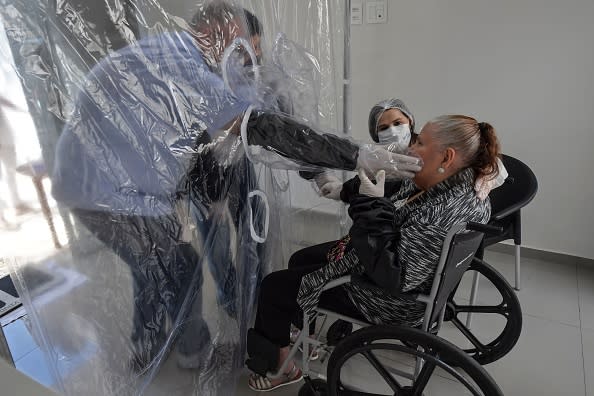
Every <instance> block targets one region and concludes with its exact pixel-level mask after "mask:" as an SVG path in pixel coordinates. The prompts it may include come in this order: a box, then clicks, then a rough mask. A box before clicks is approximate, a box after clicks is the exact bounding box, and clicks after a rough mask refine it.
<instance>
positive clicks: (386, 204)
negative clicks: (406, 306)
mask: <svg viewBox="0 0 594 396" xmlns="http://www.w3.org/2000/svg"><path fill="white" fill-rule="evenodd" d="M349 215H350V216H351V218H352V219H353V226H352V227H351V230H350V232H349V234H350V236H351V245H352V246H353V248H354V249H355V251H356V253H357V256H358V258H359V261H360V262H361V263H362V264H363V267H364V268H365V275H367V277H368V278H369V279H370V280H371V281H372V282H373V283H375V284H376V285H377V286H379V287H381V288H382V289H383V290H385V291H386V292H387V293H390V294H392V295H397V294H400V293H401V284H402V276H403V271H402V268H401V266H400V263H399V260H398V244H399V241H400V230H399V229H398V228H397V227H396V226H395V223H394V205H392V202H391V201H390V200H389V199H387V198H374V197H366V196H362V195H359V196H357V197H355V198H353V199H352V200H351V206H350V207H349Z"/></svg>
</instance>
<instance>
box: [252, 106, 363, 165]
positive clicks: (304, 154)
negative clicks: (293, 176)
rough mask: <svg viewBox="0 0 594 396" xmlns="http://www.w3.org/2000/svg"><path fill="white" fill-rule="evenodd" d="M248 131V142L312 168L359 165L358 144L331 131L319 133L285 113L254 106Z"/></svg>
mask: <svg viewBox="0 0 594 396" xmlns="http://www.w3.org/2000/svg"><path fill="white" fill-rule="evenodd" d="M247 132H248V134H247V140H248V142H247V143H248V144H249V145H257V146H261V147H264V148H265V149H267V150H270V151H273V152H276V153H277V154H279V155H282V156H283V157H286V158H289V159H291V160H292V161H294V162H297V163H299V164H303V165H304V166H306V167H309V168H311V167H312V166H313V167H319V168H331V169H344V170H354V169H355V168H356V167H357V157H358V155H359V146H357V145H356V144H354V143H352V142H350V141H349V140H346V139H343V138H340V137H338V136H335V135H332V134H329V133H326V134H320V133H318V132H316V131H314V130H313V129H311V128H310V127H308V126H306V125H304V124H300V123H299V122H297V121H295V120H293V119H291V118H290V117H288V116H285V115H282V114H272V113H267V112H263V111H258V110H253V111H252V113H251V114H250V117H249V120H248V123H247Z"/></svg>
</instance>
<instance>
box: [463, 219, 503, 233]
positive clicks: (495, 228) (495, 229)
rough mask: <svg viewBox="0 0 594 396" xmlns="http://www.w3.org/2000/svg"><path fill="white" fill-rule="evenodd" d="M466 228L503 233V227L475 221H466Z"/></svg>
mask: <svg viewBox="0 0 594 396" xmlns="http://www.w3.org/2000/svg"><path fill="white" fill-rule="evenodd" d="M466 229H467V230H471V231H479V232H484V233H485V234H501V233H502V232H503V227H498V226H493V225H489V224H481V223H475V222H474V221H469V222H468V223H466Z"/></svg>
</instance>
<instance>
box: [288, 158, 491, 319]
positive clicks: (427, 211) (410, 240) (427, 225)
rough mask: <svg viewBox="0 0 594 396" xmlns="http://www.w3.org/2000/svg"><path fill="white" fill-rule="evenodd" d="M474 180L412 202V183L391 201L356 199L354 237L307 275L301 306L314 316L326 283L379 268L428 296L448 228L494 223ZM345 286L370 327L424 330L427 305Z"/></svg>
mask: <svg viewBox="0 0 594 396" xmlns="http://www.w3.org/2000/svg"><path fill="white" fill-rule="evenodd" d="M474 180H475V174H474V172H473V171H472V170H471V169H464V170H462V171H460V172H458V173H457V174H455V175H453V176H451V177H450V178H448V179H447V180H444V181H443V182H441V183H439V184H437V185H435V186H434V187H432V188H431V189H430V190H428V191H426V192H425V193H424V194H422V195H420V196H419V197H418V198H417V199H415V200H413V201H411V202H409V203H408V204H403V202H405V201H406V199H407V198H408V197H410V196H412V195H413V194H415V192H416V191H418V190H417V188H416V186H415V185H414V183H413V182H412V181H411V180H406V181H404V182H403V183H402V186H401V187H400V189H399V190H398V191H397V192H396V193H395V194H393V195H392V196H391V197H389V198H372V197H365V196H359V197H357V198H355V199H353V200H352V201H351V206H350V208H349V214H350V216H351V218H352V219H353V226H352V227H351V230H350V231H349V235H348V236H346V237H345V238H343V239H342V240H341V241H339V243H338V245H337V246H336V247H335V248H333V249H332V250H331V251H330V252H329V254H328V265H326V266H324V267H322V268H321V269H319V270H317V271H315V272H312V273H310V274H308V275H306V276H304V277H303V279H302V281H301V287H300V289H299V294H298V297H297V302H298V304H299V306H300V307H301V308H302V309H303V311H304V312H305V313H307V314H310V315H311V314H312V313H313V312H314V311H315V307H316V306H317V303H318V301H319V297H320V294H321V290H322V287H323V286H324V284H326V283H327V282H328V281H330V280H332V279H336V278H339V277H340V276H343V275H346V274H363V273H366V269H367V270H369V268H370V267H374V266H375V267H378V266H379V267H381V266H393V267H396V268H398V269H399V273H398V277H397V278H396V279H391V281H393V282H395V283H397V285H396V288H397V289H398V291H399V292H402V293H407V292H410V293H428V292H429V290H430V288H431V282H432V280H433V277H434V274H435V270H436V268H437V264H438V262H439V257H440V254H441V249H442V246H443V242H444V240H445V236H446V234H447V232H448V230H449V229H450V228H451V227H452V226H453V225H454V224H457V223H461V222H467V221H475V222H480V223H486V222H487V221H488V220H489V217H490V213H491V205H490V203H489V200H488V199H486V200H484V201H481V200H479V199H478V198H477V197H476V194H475V191H474ZM370 262H372V265H371V266H370V265H369V264H370ZM364 264H365V265H364ZM379 270H380V274H381V268H379ZM340 287H344V288H346V290H347V292H348V294H349V297H350V299H351V301H352V303H353V304H354V305H355V306H356V307H357V309H358V310H359V311H360V312H361V314H362V315H363V317H364V318H365V319H367V320H368V321H369V322H371V323H377V324H379V323H399V324H405V325H409V326H419V325H420V324H421V322H422V319H423V313H424V310H425V305H424V304H423V303H419V302H416V301H414V300H411V299H410V298H406V297H402V296H397V295H394V293H389V292H387V291H385V290H383V289H379V288H368V287H364V286H359V285H357V284H347V285H343V286H340Z"/></svg>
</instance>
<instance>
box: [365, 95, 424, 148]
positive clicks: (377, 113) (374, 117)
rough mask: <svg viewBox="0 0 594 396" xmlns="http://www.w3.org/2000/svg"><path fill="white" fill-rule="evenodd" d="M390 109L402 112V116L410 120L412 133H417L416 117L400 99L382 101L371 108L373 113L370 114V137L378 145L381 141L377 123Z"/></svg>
mask: <svg viewBox="0 0 594 396" xmlns="http://www.w3.org/2000/svg"><path fill="white" fill-rule="evenodd" d="M390 109H396V110H400V111H401V112H402V114H404V115H405V116H406V117H407V118H408V121H409V123H410V131H411V133H415V117H414V116H413V114H412V113H411V111H410V110H409V109H408V107H406V105H405V104H404V102H403V101H401V100H400V99H386V100H382V101H381V102H379V103H378V104H376V105H375V106H373V107H372V108H371V111H370V112H369V135H370V136H371V138H372V139H373V141H374V142H376V143H377V142H379V139H378V137H377V123H378V121H379V119H380V117H381V116H382V114H383V113H384V111H386V110H390Z"/></svg>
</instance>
